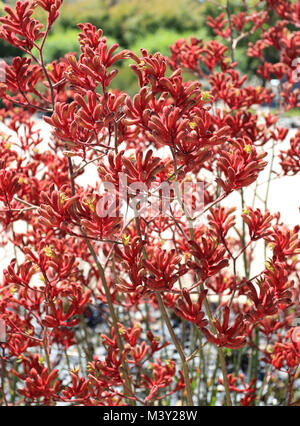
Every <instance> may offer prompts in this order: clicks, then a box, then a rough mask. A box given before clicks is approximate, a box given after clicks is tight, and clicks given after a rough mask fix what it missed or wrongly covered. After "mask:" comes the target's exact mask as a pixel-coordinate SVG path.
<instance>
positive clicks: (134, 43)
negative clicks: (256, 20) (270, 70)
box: [0, 0, 276, 93]
mask: <svg viewBox="0 0 300 426" xmlns="http://www.w3.org/2000/svg"><path fill="white" fill-rule="evenodd" d="M15 3H16V2H15V1H13V0H5V1H4V2H3V1H2V2H0V6H1V8H0V11H1V12H0V13H1V14H2V15H3V14H4V11H3V7H4V5H5V4H10V5H14V4H15ZM225 3H226V0H211V1H210V0H202V1H201V0H64V2H63V6H62V8H61V16H60V19H59V20H58V22H57V23H56V24H55V25H54V27H53V29H52V30H51V34H50V36H49V38H48V39H47V43H46V50H45V56H46V57H45V59H46V61H47V62H51V61H52V60H54V59H58V58H60V57H61V56H64V54H65V53H67V52H70V51H71V52H77V53H78V51H79V44H78V40H77V36H78V28H77V23H79V22H91V23H92V24H94V25H95V26H96V27H97V28H102V30H103V32H104V35H105V36H106V37H107V39H108V43H109V44H112V43H115V42H117V43H118V44H119V45H120V49H123V48H126V49H130V50H132V51H134V52H136V53H139V52H140V48H141V47H143V48H145V49H147V50H148V51H149V52H150V53H154V52H156V51H159V52H161V53H162V54H163V55H167V54H168V53H169V46H170V45H171V44H173V43H174V42H175V41H176V40H178V39H181V38H189V37H190V36H193V37H196V38H199V39H202V40H204V41H205V40H211V39H216V40H218V37H216V35H215V34H214V33H213V30H212V28H210V27H209V26H208V25H207V17H208V16H213V17H216V16H218V15H219V14H220V12H221V9H220V7H219V6H221V5H224V4H225ZM243 3H244V2H243V1H231V2H230V8H231V13H237V12H240V11H243V10H245V9H244V5H243ZM255 4H257V1H255V0H248V1H247V5H248V7H253V6H254V5H255ZM256 7H257V6H256ZM41 13H42V12H41V8H39V11H36V14H37V18H38V19H39V20H42V21H43V20H45V19H46V15H45V16H43V15H41ZM257 37H258V35H257V34H256V35H254V36H252V38H253V40H252V39H251V37H250V39H249V38H247V41H246V39H245V41H244V43H243V41H242V42H241V43H240V44H239V45H238V48H237V51H236V60H237V62H238V64H239V65H238V67H239V69H240V70H241V71H242V72H244V73H247V74H248V76H254V75H255V72H254V70H256V69H257V66H258V63H257V60H256V59H253V58H248V57H247V56H246V49H247V42H248V41H253V42H255V40H256V38H257ZM220 41H221V39H220ZM269 53H270V57H271V58H272V55H273V54H274V53H273V52H272V51H270V52H269ZM20 54H21V55H22V52H20V51H19V50H17V49H15V48H13V47H11V46H10V45H8V44H7V43H6V42H4V41H2V40H0V56H1V58H5V60H7V61H9V58H12V57H13V56H16V55H20ZM275 60H276V58H275V57H274V61H275ZM186 78H187V79H189V78H190V76H188V75H187V76H186ZM136 84H137V80H136V77H135V75H134V73H132V71H131V69H130V68H129V67H128V64H123V65H122V66H121V68H120V69H119V75H118V77H117V78H116V79H115V80H114V82H113V86H114V87H118V88H119V89H121V90H123V89H124V90H125V89H126V91H127V92H128V93H134V92H135V90H136ZM114 87H113V88H114Z"/></svg>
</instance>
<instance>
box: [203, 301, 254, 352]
mask: <svg viewBox="0 0 300 426" xmlns="http://www.w3.org/2000/svg"><path fill="white" fill-rule="evenodd" d="M229 315H230V309H229V308H228V306H225V308H224V309H223V322H222V324H221V323H220V322H219V321H218V320H214V321H213V325H214V327H215V328H216V332H217V334H216V335H215V334H212V333H211V332H210V331H209V330H208V329H207V328H203V329H202V332H203V333H204V334H205V336H206V338H207V340H208V341H209V342H212V343H214V344H215V345H217V346H219V347H226V348H232V349H238V348H242V347H243V346H245V344H246V337H245V335H244V331H245V323H244V318H243V315H238V316H237V318H236V319H235V321H234V323H233V324H232V326H231V327H229Z"/></svg>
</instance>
